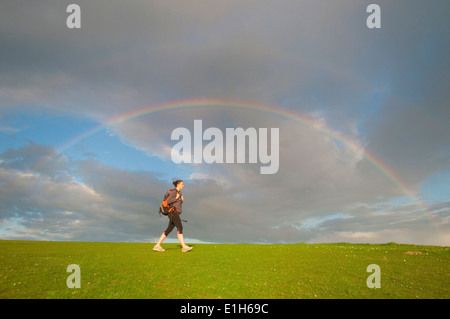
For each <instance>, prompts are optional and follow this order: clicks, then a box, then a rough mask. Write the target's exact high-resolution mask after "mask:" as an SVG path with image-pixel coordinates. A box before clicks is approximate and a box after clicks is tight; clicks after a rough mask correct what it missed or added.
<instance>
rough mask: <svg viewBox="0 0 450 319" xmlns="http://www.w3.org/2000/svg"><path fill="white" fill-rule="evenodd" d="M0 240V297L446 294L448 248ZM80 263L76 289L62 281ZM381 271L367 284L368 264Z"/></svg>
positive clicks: (449, 284)
mask: <svg viewBox="0 0 450 319" xmlns="http://www.w3.org/2000/svg"><path fill="white" fill-rule="evenodd" d="M163 246H164V248H165V249H166V251H165V252H163V253H156V252H153V251H152V250H151V248H152V247H153V244H150V243H98V242H95V243H91V242H39V241H9V240H0V298H2V299H5V298H164V299H165V298H194V299H196V298H202V299H203V298H227V299H228V298H245V299H254V298H255V299H259V298H267V299H272V298H282V299H290V298H445V299H447V298H449V297H450V247H436V246H414V245H398V244H382V245H369V244H367V245H366V244H317V245H310V244H293V245H250V244H194V245H192V246H193V247H194V249H193V250H192V252H189V253H181V249H180V246H179V245H178V244H165V245H163ZM71 264H76V265H79V267H80V274H81V280H80V282H81V288H72V289H69V288H68V287H67V283H66V281H67V278H68V277H69V276H70V275H71V273H70V272H67V266H69V265H71ZM370 264H377V265H379V267H380V270H381V288H373V289H369V288H368V287H367V284H366V280H367V278H368V276H370V275H371V273H369V272H367V266H368V265H370Z"/></svg>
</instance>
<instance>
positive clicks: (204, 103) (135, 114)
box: [32, 99, 438, 229]
mask: <svg viewBox="0 0 450 319" xmlns="http://www.w3.org/2000/svg"><path fill="white" fill-rule="evenodd" d="M202 107H204V108H206V107H208V108H211V107H228V108H232V109H247V110H253V111H258V112H265V113H268V114H272V115H276V116H280V117H283V118H286V119H289V120H292V121H295V122H298V123H301V124H303V125H307V126H309V127H311V128H313V129H315V130H317V131H319V132H321V133H323V134H325V135H327V136H329V137H330V138H332V139H333V140H336V141H339V142H341V143H343V144H345V145H346V146H347V147H349V148H350V149H352V150H354V151H355V152H357V153H360V154H362V156H363V157H364V158H365V159H366V160H367V161H368V162H369V163H370V164H371V165H373V166H374V167H375V168H376V169H377V170H378V171H380V172H381V173H382V174H383V175H384V176H385V177H386V178H387V179H389V180H390V181H391V182H392V183H394V184H395V185H396V186H397V187H398V188H399V189H400V190H401V191H402V192H403V194H405V195H406V196H407V197H410V198H412V199H413V200H414V201H415V202H416V204H417V206H418V207H420V209H421V211H423V212H424V213H425V214H427V216H428V217H429V219H430V220H431V222H432V223H433V225H434V226H435V227H436V229H438V226H437V225H436V223H434V221H433V220H432V218H431V216H430V214H428V213H427V212H428V209H427V207H426V206H425V204H424V203H423V201H422V200H420V198H419V196H418V194H416V193H415V192H414V191H412V190H411V189H410V188H409V187H408V185H407V184H406V183H405V182H404V181H403V180H402V179H401V178H400V176H398V175H397V174H396V173H395V172H394V171H393V170H392V169H390V168H389V167H388V166H387V165H386V164H384V163H383V162H382V161H381V160H380V159H379V158H377V157H376V156H375V155H374V154H372V153H370V152H369V151H368V150H367V149H364V147H363V146H361V145H360V144H359V143H357V142H356V141H353V140H352V139H350V138H348V137H346V136H344V135H343V134H341V133H339V132H337V131H335V130H333V129H331V128H330V127H327V126H326V125H325V124H324V123H323V122H321V121H319V120H317V119H315V118H313V117H309V116H306V115H302V114H299V113H296V112H294V111H291V110H286V109H281V108H278V107H275V106H269V105H264V104H258V103H249V102H244V101H237V100H226V99H192V100H179V101H172V102H167V103H162V104H158V105H150V106H145V107H143V108H140V109H137V110H133V111H131V112H127V113H124V114H121V115H119V116H116V117H114V118H112V119H110V120H108V121H106V122H105V123H102V124H100V125H98V126H96V127H94V128H92V129H90V130H88V131H86V132H83V133H82V134H80V135H78V136H76V137H75V138H73V139H71V140H69V141H67V142H66V143H64V144H63V145H62V146H60V147H59V148H58V149H56V150H55V151H54V152H52V153H50V154H48V155H47V156H45V157H44V158H43V159H41V160H40V161H39V162H37V163H36V164H35V165H34V166H33V167H32V170H38V169H39V168H40V167H41V166H43V165H45V164H46V163H48V162H50V161H51V160H53V159H55V158H56V157H58V156H59V155H60V154H62V153H63V152H64V151H66V150H67V149H69V148H70V147H72V146H74V145H76V144H78V143H79V142H81V141H82V140H84V139H86V138H88V137H90V136H92V135H94V134H96V133H98V132H100V131H102V130H103V129H106V128H109V127H113V126H115V125H118V124H121V123H124V122H127V121H130V120H133V119H136V118H139V117H142V116H146V115H151V114H156V113H160V112H168V111H174V110H178V109H188V108H202Z"/></svg>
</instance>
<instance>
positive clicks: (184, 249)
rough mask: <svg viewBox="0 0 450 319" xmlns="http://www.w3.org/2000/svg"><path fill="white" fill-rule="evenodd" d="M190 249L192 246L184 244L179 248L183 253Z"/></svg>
mask: <svg viewBox="0 0 450 319" xmlns="http://www.w3.org/2000/svg"><path fill="white" fill-rule="evenodd" d="M191 250H192V247H189V246H187V245H186V246H184V247H183V248H182V249H181V251H182V252H183V253H186V252H188V251H191Z"/></svg>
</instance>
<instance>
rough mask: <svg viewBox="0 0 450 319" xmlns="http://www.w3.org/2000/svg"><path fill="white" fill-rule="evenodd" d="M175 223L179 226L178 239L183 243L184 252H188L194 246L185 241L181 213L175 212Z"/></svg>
mask: <svg viewBox="0 0 450 319" xmlns="http://www.w3.org/2000/svg"><path fill="white" fill-rule="evenodd" d="M173 215H174V216H173V219H172V221H173V223H174V224H175V226H176V227H177V230H178V231H177V237H178V241H179V242H180V244H181V248H182V251H183V252H187V251H189V250H191V249H192V247H189V246H187V245H186V243H185V242H184V236H183V225H182V224H181V218H180V215H178V214H176V213H175V214H173Z"/></svg>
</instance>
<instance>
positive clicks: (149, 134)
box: [0, 0, 450, 245]
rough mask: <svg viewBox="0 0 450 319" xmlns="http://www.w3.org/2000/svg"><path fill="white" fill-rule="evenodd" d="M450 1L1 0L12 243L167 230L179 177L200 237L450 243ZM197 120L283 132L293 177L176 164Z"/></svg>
mask: <svg viewBox="0 0 450 319" xmlns="http://www.w3.org/2000/svg"><path fill="white" fill-rule="evenodd" d="M71 3H77V4H78V5H79V6H80V8H81V20H80V21H81V28H80V29H69V28H68V27H67V25H66V20H67V18H68V16H69V15H70V13H67V12H66V9H67V6H68V5H69V4H71ZM371 3H377V4H379V6H380V8H381V28H380V29H369V28H368V27H367V25H366V19H367V17H368V16H369V14H370V13H367V12H366V9H367V6H368V5H369V4H371ZM449 13H450V4H449V3H448V1H447V0H443V1H439V0H433V1H432V3H427V2H424V1H410V0H408V1H406V0H405V1H402V0H398V1H384V0H374V1H357V0H352V1H346V0H339V1H331V0H330V1H326V0H320V1H316V0H314V1H313V0H307V1H300V0H295V1H294V0H291V1H283V0H282V1H280V0H277V1H272V0H271V1H266V0H258V1H256V0H255V1H251V0H246V1H234V0H226V1H225V0H215V1H208V0H184V1H163V0H161V1H148V0H145V1H144V0H141V1H138V0H130V1H110V0H108V1H107V0H93V1H92V0H91V1H84V0H83V1H82V0H70V1H59V0H58V1H56V0H42V1H22V0H16V1H2V2H1V3H0V43H1V50H0V239H24V240H70V241H128V242H150V241H155V239H156V238H158V237H159V235H160V234H161V232H162V231H163V230H164V229H165V227H166V225H167V218H166V217H160V216H159V215H158V213H157V210H158V206H159V204H160V202H161V200H162V196H163V195H164V193H165V191H166V190H167V189H168V188H170V187H171V181H172V180H173V179H177V178H181V179H183V180H184V181H185V189H184V197H185V202H184V205H183V214H182V216H183V217H184V218H185V219H187V220H188V223H187V224H185V231H184V232H185V237H186V239H187V241H188V242H218V243H222V242H227V243H228V242H230V243H239V242H250V243H295V242H308V243H321V242H354V243H361V242H364V243H384V242H398V243H411V244H432V245H450V224H449V221H450V218H449V217H450V138H449V136H450V125H448V123H449V122H450V104H449V101H450V93H449V92H450V90H449V83H450V75H449V74H450V72H449V71H450V59H449V58H448V53H449V52H450V40H449V30H450V23H449V19H448V15H449ZM205 100H208V101H212V102H211V105H208V104H207V103H206V104H205V103H203V104H202V105H201V106H200V105H195V101H197V104H199V103H198V101H205ZM229 101H238V102H235V103H234V104H233V103H231V102H229ZM213 102H214V103H213ZM189 104H190V106H189V107H183V106H182V105H189ZM232 104H233V105H232ZM174 105H178V106H181V107H171V106H174ZM250 106H251V107H250ZM152 110H153V111H152ZM156 110H158V111H156ZM130 114H136V115H138V116H135V117H130ZM139 114H140V115H139ZM195 119H199V120H202V125H203V130H205V129H206V128H209V127H214V128H218V129H219V130H220V131H221V132H223V133H224V135H225V132H226V128H238V127H242V128H245V129H247V128H255V129H256V131H257V132H259V131H258V129H259V128H278V129H279V141H278V143H277V144H276V146H278V148H279V153H278V154H279V169H278V171H277V172H276V173H275V174H260V167H261V166H263V164H261V161H260V159H259V158H258V163H249V161H248V154H247V157H246V159H247V160H246V163H213V164H208V163H205V162H203V163H195V164H189V163H181V164H176V163H174V161H173V160H172V158H171V150H172V148H173V146H174V145H175V144H176V143H177V141H175V140H172V139H171V134H172V132H173V130H174V129H176V128H178V127H183V128H187V129H188V130H189V131H190V132H191V133H192V134H194V120H195ZM208 143H210V141H204V143H203V146H206V145H207V144H208ZM274 143H275V142H274ZM249 146H250V145H249V144H247V149H246V152H248V151H249V149H250V147H249ZM269 149H275V148H274V147H272V146H270V145H269ZM216 151H218V152H220V149H219V148H217V150H216ZM226 151H227V149H225V148H224V149H223V152H224V153H226ZM228 151H229V149H228ZM171 240H172V241H176V236H175V235H174V234H172V235H171Z"/></svg>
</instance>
